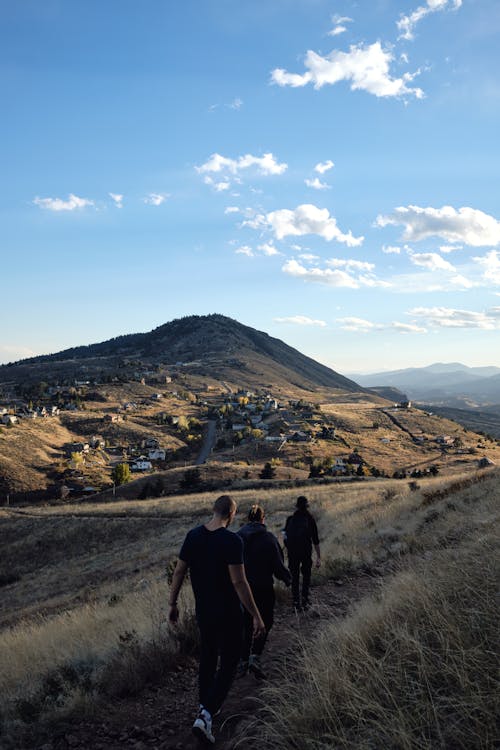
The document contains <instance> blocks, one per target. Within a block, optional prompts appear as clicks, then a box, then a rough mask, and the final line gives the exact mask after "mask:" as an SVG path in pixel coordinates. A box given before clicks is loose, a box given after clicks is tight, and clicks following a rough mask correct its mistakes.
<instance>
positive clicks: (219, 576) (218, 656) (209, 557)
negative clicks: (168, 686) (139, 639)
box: [169, 495, 266, 744]
mask: <svg viewBox="0 0 500 750" xmlns="http://www.w3.org/2000/svg"><path fill="white" fill-rule="evenodd" d="M235 514H236V503H235V502H234V500H233V499H232V498H231V497H229V495H222V496H221V497H219V498H218V499H217V500H216V501H215V503H214V506H213V517H212V519H211V520H210V521H209V522H208V523H206V524H204V525H202V526H197V527H196V528H194V529H191V531H189V532H188V534H187V536H186V538H185V540H184V543H183V545H182V547H181V550H180V552H179V559H178V561H177V565H176V568H175V571H174V575H173V578H172V585H171V588H170V598H169V620H170V622H171V623H173V624H175V623H176V622H177V621H178V619H179V608H178V605H177V599H178V596H179V592H180V589H181V586H182V584H183V581H184V578H185V576H186V573H187V572H188V570H189V572H190V576H191V585H192V588H193V593H194V598H195V604H196V620H197V623H198V627H199V631H200V664H199V699H200V710H199V713H198V715H197V717H196V719H195V721H194V724H193V734H195V735H196V737H198V739H200V740H201V741H202V742H204V743H205V744H213V743H214V742H215V737H214V735H213V732H212V717H213V716H214V715H215V714H216V713H217V712H218V711H219V709H220V707H221V706H222V703H223V701H224V699H225V697H226V695H227V693H228V691H229V688H230V687H231V684H232V681H233V679H234V676H235V674H236V669H237V666H238V661H239V658H240V653H241V642H242V634H243V611H242V607H241V605H242V604H243V606H244V607H245V609H246V610H247V611H248V612H249V615H250V617H251V619H252V626H253V633H254V637H255V638H261V637H262V636H263V635H264V633H265V630H266V628H265V625H264V622H263V620H262V617H261V615H260V612H259V610H258V609H257V606H256V604H255V601H254V598H253V595H252V591H251V589H250V586H249V584H248V581H247V579H246V576H245V568H244V565H243V541H242V539H241V537H239V536H238V535H237V534H234V533H233V532H231V531H229V530H228V528H227V527H228V526H229V525H230V524H231V522H232V521H233V519H234V516H235ZM218 662H219V666H218V667H217V663H218Z"/></svg>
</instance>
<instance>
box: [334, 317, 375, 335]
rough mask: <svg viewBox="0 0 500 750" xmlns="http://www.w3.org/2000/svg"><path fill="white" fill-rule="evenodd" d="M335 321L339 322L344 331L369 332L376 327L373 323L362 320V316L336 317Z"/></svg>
mask: <svg viewBox="0 0 500 750" xmlns="http://www.w3.org/2000/svg"><path fill="white" fill-rule="evenodd" d="M337 323H340V327H341V328H343V330H344V331H354V332H356V333H369V332H370V331H373V330H374V329H375V328H377V326H376V325H375V323H372V322H371V321H369V320H364V318H337Z"/></svg>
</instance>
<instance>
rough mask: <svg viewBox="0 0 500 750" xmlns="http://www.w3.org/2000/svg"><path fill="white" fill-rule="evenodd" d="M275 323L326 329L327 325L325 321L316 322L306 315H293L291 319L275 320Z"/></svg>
mask: <svg viewBox="0 0 500 750" xmlns="http://www.w3.org/2000/svg"><path fill="white" fill-rule="evenodd" d="M274 322H275V323H292V324H294V325H298V326H318V327H319V328H325V327H326V323H325V321H324V320H314V319H313V318H308V317H307V316H306V315H293V316H291V317H289V318H274Z"/></svg>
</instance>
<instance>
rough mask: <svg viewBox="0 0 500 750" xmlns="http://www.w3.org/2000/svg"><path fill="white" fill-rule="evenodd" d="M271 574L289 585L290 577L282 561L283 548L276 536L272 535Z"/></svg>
mask: <svg viewBox="0 0 500 750" xmlns="http://www.w3.org/2000/svg"><path fill="white" fill-rule="evenodd" d="M272 541H273V562H274V565H273V575H274V577H275V578H278V580H280V581H283V583H284V584H285V585H286V586H290V584H291V582H292V577H291V575H290V571H289V570H288V568H286V567H285V565H284V562H283V550H282V549H281V547H280V544H279V542H278V540H277V539H276V537H273V539H272Z"/></svg>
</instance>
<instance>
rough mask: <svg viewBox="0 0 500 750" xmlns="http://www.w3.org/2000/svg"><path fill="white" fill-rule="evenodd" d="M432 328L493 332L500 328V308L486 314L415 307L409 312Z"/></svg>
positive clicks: (493, 308)
mask: <svg viewBox="0 0 500 750" xmlns="http://www.w3.org/2000/svg"><path fill="white" fill-rule="evenodd" d="M408 314H409V315H411V316H412V317H414V318H420V319H422V320H424V321H425V323H426V324H427V325H428V326H430V327H432V328H480V329H483V330H487V331H492V330H496V329H498V328H500V307H492V308H490V309H489V310H486V311H484V312H476V311H473V310H456V309H453V308H449V307H415V308H413V309H412V310H410V311H409V312H408Z"/></svg>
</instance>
